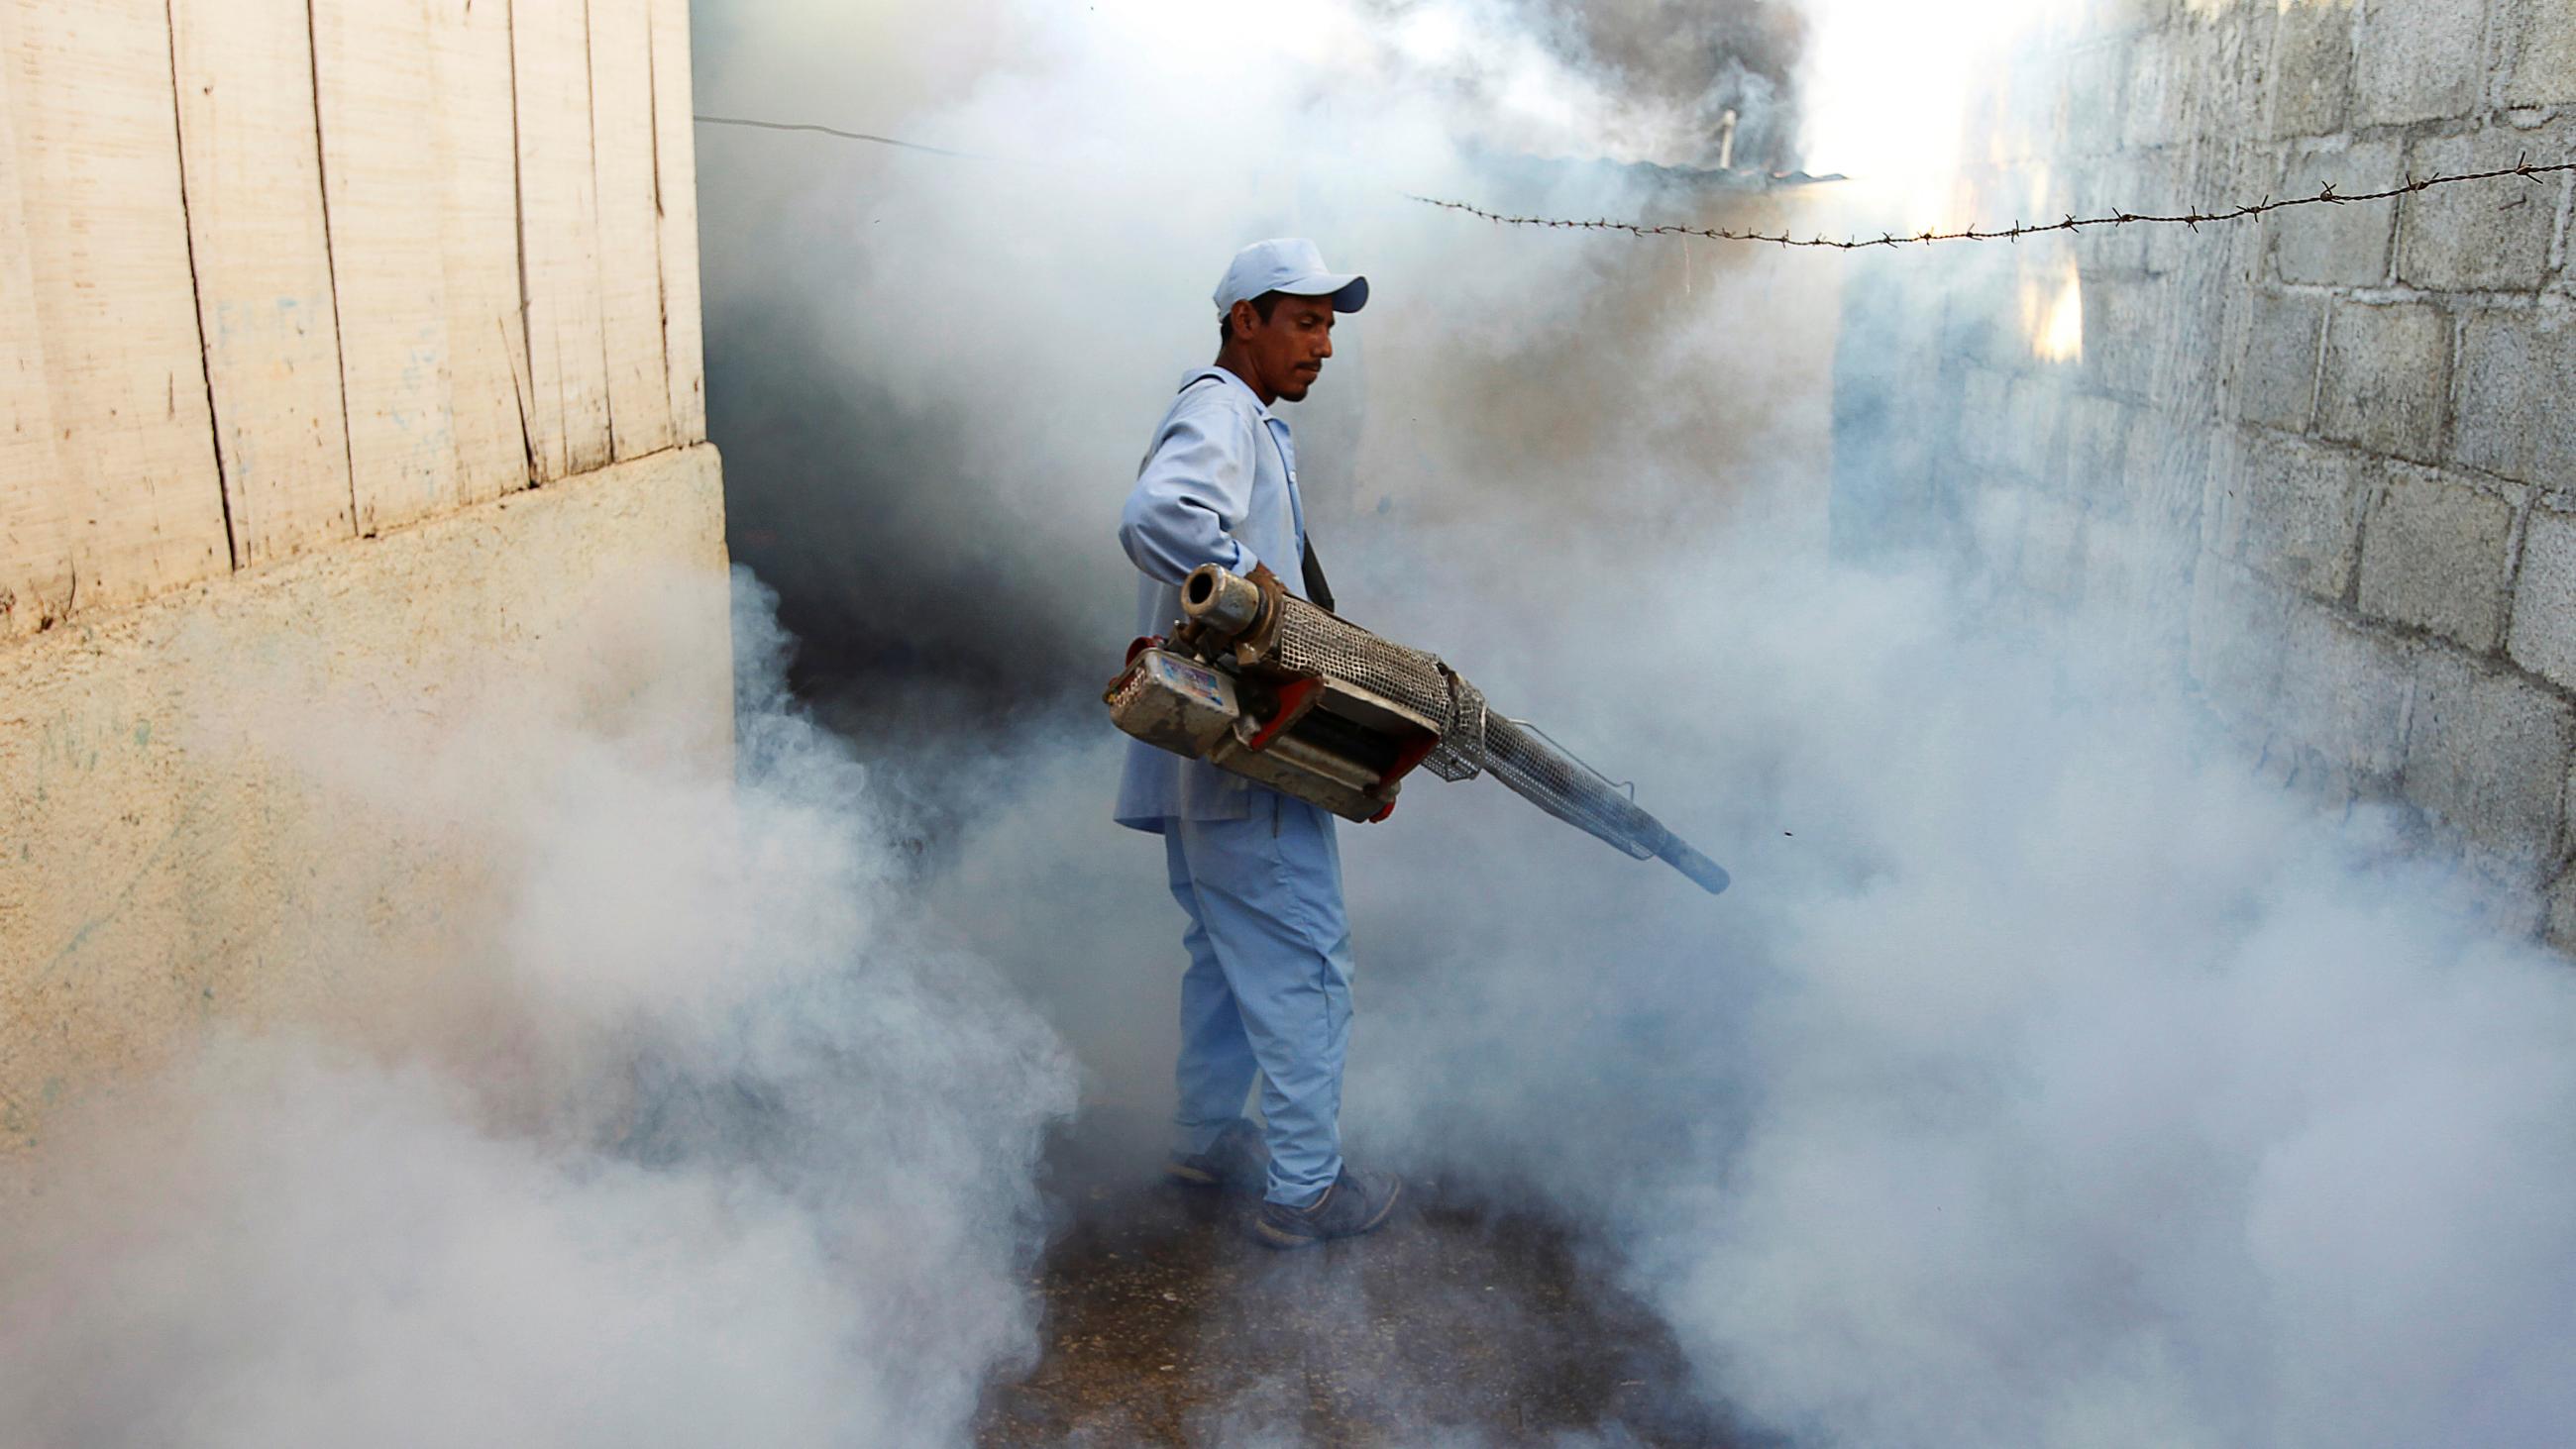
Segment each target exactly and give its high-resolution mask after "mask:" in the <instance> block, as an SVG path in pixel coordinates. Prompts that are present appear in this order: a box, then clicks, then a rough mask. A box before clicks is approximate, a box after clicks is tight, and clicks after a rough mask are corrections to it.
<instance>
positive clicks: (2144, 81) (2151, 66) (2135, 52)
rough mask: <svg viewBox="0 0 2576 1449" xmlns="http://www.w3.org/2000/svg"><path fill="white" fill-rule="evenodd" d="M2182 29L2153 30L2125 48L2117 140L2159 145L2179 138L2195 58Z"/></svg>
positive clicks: (2130, 143) (2133, 143)
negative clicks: (2179, 31)
mask: <svg viewBox="0 0 2576 1449" xmlns="http://www.w3.org/2000/svg"><path fill="white" fill-rule="evenodd" d="M2189 39H2190V37H2189V35H2188V33H2187V32H2186V33H2185V34H2184V35H2182V36H2180V37H2177V36H2176V35H2174V34H2173V33H2172V32H2170V31H2157V32H2155V33H2153V34H2150V35H2147V36H2145V37H2143V38H2141V39H2140V40H2139V41H2138V42H2137V43H2136V44H2134V45H2131V46H2129V47H2128V48H2127V55H2128V63H2129V77H2128V86H2127V89H2126V91H2125V97H2126V108H2125V109H2124V111H2123V112H2122V115H2121V118H2120V140H2121V141H2122V143H2124V144H2126V145H2130V146H2161V145H2164V144H2166V143H2168V142H2172V141H2177V140H2180V139H2182V130H2183V126H2182V121H2181V113H2182V108H2183V105H2184V98H2185V96H2186V94H2187V88H2188V86H2189V85H2190V81H2191V72H2192V67H2193V65H2194V63H2195V62H2196V60H2197V56H2196V54H2195V52H2194V51H2193V50H2192V49H2191V47H2190V46H2189V44H2188V41H2189Z"/></svg>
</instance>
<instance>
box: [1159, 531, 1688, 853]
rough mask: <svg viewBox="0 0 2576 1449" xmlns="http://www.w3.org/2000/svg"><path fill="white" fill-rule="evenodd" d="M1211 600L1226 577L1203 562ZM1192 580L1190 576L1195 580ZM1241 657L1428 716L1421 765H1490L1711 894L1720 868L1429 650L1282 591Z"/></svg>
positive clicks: (1442, 772)
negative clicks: (1264, 628)
mask: <svg viewBox="0 0 2576 1449" xmlns="http://www.w3.org/2000/svg"><path fill="white" fill-rule="evenodd" d="M1202 572H1214V573H1216V574H1218V575H1219V576H1220V577H1219V578H1216V579H1211V580H1210V583H1209V589H1208V590H1207V591H1206V592H1208V593H1209V595H1210V598H1211V599H1213V598H1215V597H1218V596H1220V591H1221V590H1222V589H1223V587H1224V585H1225V583H1226V582H1229V581H1232V576H1231V575H1225V574H1223V571H1222V570H1209V571H1202ZM1193 581H1194V582H1195V576H1194V580H1193ZM1250 662H1253V663H1257V664H1259V665H1262V666H1263V667H1265V668H1269V669H1274V670H1277V671H1279V672H1281V673H1285V674H1289V675H1295V676H1299V677H1302V678H1311V679H1322V680H1327V681H1332V682H1338V683H1342V684H1347V685H1351V686H1356V687H1357V688H1359V689H1362V690H1365V691H1367V692H1368V693H1370V694H1373V695H1376V696H1378V697H1379V698H1381V699H1384V700H1386V701H1388V702H1389V703H1391V704H1393V705H1395V706H1397V707H1399V708H1401V709H1402V710H1404V711H1406V712H1407V713H1409V714H1412V715H1415V716H1417V717H1419V718H1420V719H1422V720H1425V721H1428V722H1429V723H1430V724H1431V726H1432V728H1433V732H1434V733H1435V734H1436V735H1437V736H1438V737H1439V745H1438V746H1437V747H1436V748H1434V749H1433V750H1432V752H1431V754H1430V756H1429V758H1427V759H1425V760H1424V761H1423V765H1422V767H1423V768H1424V769H1427V770H1429V771H1431V772H1432V773H1433V774H1435V775H1438V776H1439V777H1440V778H1442V779H1444V780H1467V779H1473V778H1474V777H1475V776H1476V775H1478V774H1482V773H1490V774H1492V775H1493V777H1494V778H1495V779H1497V780H1499V781H1501V782H1502V783H1503V785H1504V787H1505V788H1507V789H1509V790H1510V791H1511V792H1512V793H1514V794H1516V795H1518V796H1520V797H1521V798H1522V799H1524V800H1527V801H1529V802H1530V803H1531V804H1533V805H1536V806H1537V807H1539V808H1540V809H1542V810H1544V811H1546V812H1547V813H1548V814H1550V815H1553V816H1555V817H1556V818H1557V819H1559V820H1562V821H1564V822H1565V823H1566V824H1568V825H1571V826H1573V827H1575V828H1576V829H1578V830H1581V831H1584V832H1586V833H1587V834H1590V835H1592V836H1594V837H1596V838H1598V839H1600V840H1602V841H1605V842H1607V843H1608V844H1610V845H1612V846H1614V847H1616V848H1618V849H1619V850H1622V851H1625V852H1627V853H1628V854H1629V855H1632V856H1635V857H1636V858H1638V859H1639V860H1648V859H1660V860H1663V861H1665V862H1666V863H1668V864H1670V865H1672V866H1673V867H1674V868H1675V869H1677V870H1679V871H1681V872H1682V873H1683V874H1685V875H1687V876H1689V877H1690V878H1691V879H1692V880H1694V881H1697V882H1698V883H1699V884H1700V885H1701V886H1702V887H1703V888H1705V889H1707V890H1709V891H1710V892H1712V893H1714V892H1716V891H1721V890H1724V889H1725V888H1726V883H1727V875H1726V872H1725V871H1724V870H1722V869H1720V868H1719V867H1718V866H1717V863H1716V862H1714V861H1712V860H1710V859H1709V858H1708V857H1707V856H1704V855H1702V854H1700V853H1699V852H1698V851H1696V850H1693V849H1692V848H1691V847H1690V846H1688V845H1686V844H1684V843H1683V842H1682V841H1681V840H1679V839H1678V838H1676V837H1675V836H1674V835H1673V833H1672V832H1671V831H1669V830H1666V829H1665V828H1664V827H1663V825H1662V823H1661V822H1659V821H1657V820H1656V819H1655V817H1654V816H1652V815H1650V814H1648V813H1646V811H1645V810H1643V809H1642V808H1640V807H1639V806H1638V805H1637V803H1636V802H1635V801H1634V800H1632V799H1630V798H1629V797H1628V796H1627V795H1626V794H1625V793H1623V791H1622V790H1621V788H1620V787H1619V786H1616V785H1614V784H1612V783H1611V782H1610V781H1608V780H1606V779H1604V778H1602V776H1601V774H1600V772H1598V771H1596V770H1594V769H1593V768H1592V767H1590V766H1589V765H1586V764H1584V763H1583V762H1582V761H1581V760H1578V759H1576V758H1575V757H1574V756H1573V755H1572V754H1569V753H1568V752H1566V751H1565V750H1564V749H1562V748H1561V747H1559V746H1558V745H1556V744H1555V743H1553V742H1551V741H1550V740H1548V739H1547V738H1546V737H1545V736H1543V735H1541V734H1539V733H1538V732H1537V731H1536V730H1534V729H1531V728H1530V727H1528V726H1527V725H1524V724H1522V723H1520V722H1518V721H1515V720H1510V719H1505V718H1503V717H1502V716H1500V715H1496V714H1493V713H1491V712H1490V711H1489V710H1488V708H1487V707H1486V704H1485V696H1484V692H1483V691H1481V690H1479V689H1477V688H1476V686H1475V685H1473V684H1471V683H1469V682H1468V681H1467V680H1466V679H1464V678H1463V677H1461V676H1460V675H1459V674H1458V673H1457V671H1455V670H1453V669H1451V668H1450V667H1449V666H1448V665H1447V664H1445V663H1443V662H1441V660H1440V657H1439V656H1438V655H1436V654H1431V653H1427V652H1425V651H1423V650H1420V649H1413V648H1408V647H1406V646H1405V645H1402V644H1398V643H1395V642H1394V641H1392V640H1389V639H1384V638H1381V637H1379V636H1378V635H1376V634H1373V633H1371V632H1369V631H1368V630H1366V629H1363V628H1361V627H1360V626H1359V625H1357V624H1353V623H1351V622H1350V621H1348V620H1346V619H1344V618H1342V617H1341V616H1339V615H1337V614H1333V613H1330V612H1327V611H1326V610H1324V609H1321V608H1318V607H1317V606H1316V605H1314V604H1311V603H1309V602H1307V601H1306V600H1304V599H1300V598H1296V597H1294V596H1289V597H1283V598H1282V599H1281V600H1280V602H1279V618H1278V621H1277V624H1276V626H1275V627H1274V628H1273V629H1272V630H1271V631H1270V633H1269V637H1268V639H1267V640H1266V641H1265V642H1264V644H1263V645H1262V647H1261V650H1260V652H1259V654H1258V655H1257V656H1256V657H1255V658H1254V659H1253V660H1252V661H1250Z"/></svg>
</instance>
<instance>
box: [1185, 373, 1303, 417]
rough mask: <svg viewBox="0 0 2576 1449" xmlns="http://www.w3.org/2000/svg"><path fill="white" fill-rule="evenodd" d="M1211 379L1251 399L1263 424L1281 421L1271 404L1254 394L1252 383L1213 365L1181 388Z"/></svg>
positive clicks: (1188, 379)
mask: <svg viewBox="0 0 2576 1449" xmlns="http://www.w3.org/2000/svg"><path fill="white" fill-rule="evenodd" d="M1211 377H1215V378H1223V379H1224V380H1225V381H1226V382H1227V383H1229V384H1231V385H1232V386H1233V388H1234V390H1235V391H1237V392H1239V393H1242V394H1243V395H1244V397H1246V398H1247V399H1249V400H1250V401H1251V403H1252V409H1253V411H1254V412H1257V413H1259V414H1261V420H1262V421H1263V422H1265V423H1275V422H1278V421H1279V416H1278V414H1276V413H1273V412H1272V411H1270V407H1269V404H1267V403H1264V402H1263V401H1262V400H1261V394H1259V393H1257V392H1254V391H1253V390H1252V385H1251V384H1250V383H1248V382H1245V381H1244V380H1243V379H1242V378H1239V377H1237V376H1235V375H1234V374H1233V373H1231V372H1228V371H1226V370H1225V369H1224V368H1222V367H1218V366H1216V365H1215V364H1213V363H1211V364H1209V365H1208V366H1206V367H1202V368H1200V369H1199V370H1198V371H1196V372H1193V373H1191V374H1190V375H1189V376H1187V377H1185V378H1183V379H1181V386H1182V387H1184V388H1187V387H1191V386H1194V385H1196V384H1197V383H1198V382H1200V381H1201V380H1202V379H1205V378H1211Z"/></svg>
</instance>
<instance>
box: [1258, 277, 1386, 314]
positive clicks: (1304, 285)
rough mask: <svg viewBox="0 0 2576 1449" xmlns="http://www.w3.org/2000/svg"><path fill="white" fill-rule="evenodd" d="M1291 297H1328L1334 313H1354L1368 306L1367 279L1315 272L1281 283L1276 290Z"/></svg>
mask: <svg viewBox="0 0 2576 1449" xmlns="http://www.w3.org/2000/svg"><path fill="white" fill-rule="evenodd" d="M1276 290H1278V291H1282V292H1285V293H1287V294H1288V295H1289V296H1292V297H1330V298H1332V299H1333V310H1334V311H1336V312H1356V311H1358V310H1359V309H1361V308H1362V307H1365V306H1367V305H1368V292H1369V288H1368V278H1366V277H1360V276H1350V275H1340V274H1336V273H1333V272H1317V273H1315V274H1314V275H1313V276H1310V277H1299V278H1297V279H1296V280H1294V281H1289V282H1282V283H1280V284H1279V286H1278V287H1277V288H1276Z"/></svg>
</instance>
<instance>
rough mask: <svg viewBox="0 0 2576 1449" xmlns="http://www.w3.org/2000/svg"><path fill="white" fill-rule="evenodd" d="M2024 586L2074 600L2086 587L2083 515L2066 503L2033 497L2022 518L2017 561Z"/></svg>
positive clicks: (2052, 596) (2049, 594) (2052, 595)
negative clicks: (2019, 549)
mask: <svg viewBox="0 0 2576 1449" xmlns="http://www.w3.org/2000/svg"><path fill="white" fill-rule="evenodd" d="M2017 564H2018V572H2019V574H2020V577H2021V581H2022V586H2023V587H2025V588H2028V589H2030V590H2031V591H2033V592H2035V593H2040V594H2046V595H2048V596H2050V597H2051V598H2057V599H2072V598H2074V597H2075V596H2076V595H2077V594H2079V593H2081V592H2083V587H2084V515H2083V514H2081V513H2080V512H2078V511H2076V509H2075V508H2074V507H2073V506H2071V505H2069V504H2067V503H2066V502H2064V501H2062V500H2060V499H2055V498H2046V497H2036V496H2034V497H2033V498H2031V500H2030V502H2029V507H2028V508H2027V510H2026V511H2025V513H2024V515H2023V519H2022V537H2021V553H2020V556H2019V559H2018V560H2017Z"/></svg>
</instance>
